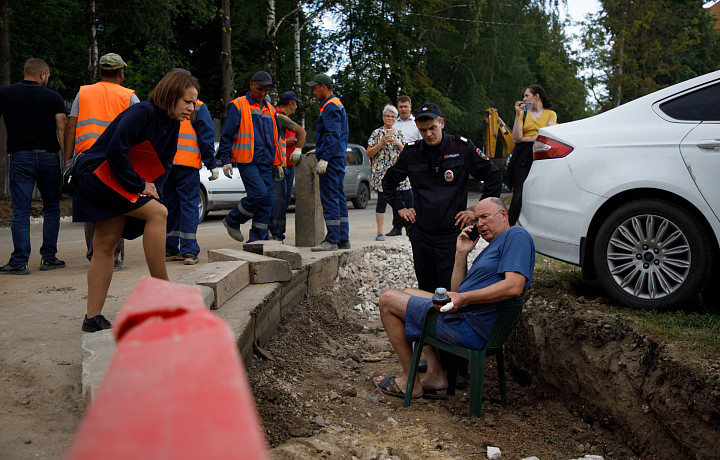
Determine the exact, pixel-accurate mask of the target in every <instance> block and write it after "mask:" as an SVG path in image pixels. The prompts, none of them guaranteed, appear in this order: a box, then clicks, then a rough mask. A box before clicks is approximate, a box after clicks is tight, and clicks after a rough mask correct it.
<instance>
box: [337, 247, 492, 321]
mask: <svg viewBox="0 0 720 460" xmlns="http://www.w3.org/2000/svg"><path fill="white" fill-rule="evenodd" d="M485 246H487V243H486V242H485V241H483V240H482V239H481V240H480V241H479V242H478V244H477V246H475V249H474V250H473V252H471V253H470V256H469V257H468V260H469V261H473V260H475V257H477V254H479V253H480V251H481V250H482V248H484V247H485ZM352 283H357V284H359V286H360V287H359V288H358V290H357V296H358V301H359V303H358V304H356V305H354V306H353V308H354V309H355V310H358V311H361V312H364V313H367V314H369V315H373V316H378V315H380V312H379V310H378V299H379V298H380V294H382V293H383V292H384V291H386V290H388V289H400V290H402V289H407V288H417V279H416V278H415V269H414V267H413V257H412V249H411V247H410V241H409V240H408V239H407V238H404V237H397V238H390V239H389V240H388V241H386V242H384V243H381V244H377V245H375V246H373V247H371V248H369V249H368V252H366V253H365V254H364V255H363V256H362V258H360V259H358V260H357V261H353V262H351V263H349V264H346V265H345V266H343V267H340V268H339V269H338V276H337V278H336V279H335V286H347V285H351V284H352Z"/></svg>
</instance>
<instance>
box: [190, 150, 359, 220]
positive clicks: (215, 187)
mask: <svg viewBox="0 0 720 460" xmlns="http://www.w3.org/2000/svg"><path fill="white" fill-rule="evenodd" d="M215 144H216V145H215V147H216V149H217V143H215ZM314 148H315V145H314V144H306V145H305V146H304V147H303V153H306V152H308V151H310V150H312V149H314ZM218 168H219V169H220V170H221V171H220V176H219V177H218V178H217V179H216V180H214V181H210V171H208V169H207V168H205V166H204V165H203V167H202V169H201V170H200V202H199V203H198V213H199V215H200V222H202V221H203V219H204V218H205V216H207V214H208V212H210V211H213V210H216V209H233V208H234V207H235V206H237V204H238V202H239V201H240V200H241V199H242V198H243V197H244V196H245V195H246V193H247V192H246V191H245V185H244V184H243V181H242V179H241V178H240V172H239V171H238V169H237V167H233V175H232V179H229V178H227V177H226V176H225V174H223V173H222V165H221V164H220V161H218ZM371 175H372V168H371V167H370V160H369V159H368V157H367V155H366V154H365V149H364V148H363V147H362V146H361V145H357V144H348V146H347V167H346V168H345V182H344V184H345V196H346V198H347V199H348V200H352V203H353V206H354V207H355V208H356V209H365V208H366V207H367V204H368V201H370V176H371ZM294 198H295V190H294V189H293V200H292V201H291V202H294Z"/></svg>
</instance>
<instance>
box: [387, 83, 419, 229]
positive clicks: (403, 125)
mask: <svg viewBox="0 0 720 460" xmlns="http://www.w3.org/2000/svg"><path fill="white" fill-rule="evenodd" d="M397 109H398V118H397V120H395V124H394V125H393V128H395V129H397V130H399V131H402V133H403V136H404V137H405V143H406V144H409V143H411V142H415V141H419V140H420V139H422V138H421V136H420V131H418V128H417V125H416V124H415V117H414V116H413V115H412V101H411V100H410V96H404V95H403V96H400V97H399V98H398V100H397ZM402 228H403V220H402V218H401V217H400V215H398V213H397V211H395V210H394V209H393V228H392V230H390V231H389V232H388V233H386V234H385V235H386V236H400V235H402ZM406 233H407V230H406Z"/></svg>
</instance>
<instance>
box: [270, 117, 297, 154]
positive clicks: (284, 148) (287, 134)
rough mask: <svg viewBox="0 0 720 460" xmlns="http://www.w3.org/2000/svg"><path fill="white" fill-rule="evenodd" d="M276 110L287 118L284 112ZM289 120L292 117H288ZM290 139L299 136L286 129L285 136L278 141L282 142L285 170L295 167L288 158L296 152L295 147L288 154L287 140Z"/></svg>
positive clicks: (281, 148)
mask: <svg viewBox="0 0 720 460" xmlns="http://www.w3.org/2000/svg"><path fill="white" fill-rule="evenodd" d="M275 110H276V111H277V113H280V114H282V115H285V116H287V114H286V113H284V112H283V111H282V110H280V109H275ZM288 118H290V117H289V116H288ZM288 137H297V136H296V135H295V133H294V132H292V131H290V130H289V129H286V130H285V136H280V138H279V139H278V141H280V151H281V154H282V157H283V160H284V161H283V168H284V167H285V166H287V165H293V166H294V165H295V163H291V162H290V160H289V158H288V154H292V153H293V152H294V151H295V147H294V146H293V147H291V148H290V151H289V152H288V150H287V138H288Z"/></svg>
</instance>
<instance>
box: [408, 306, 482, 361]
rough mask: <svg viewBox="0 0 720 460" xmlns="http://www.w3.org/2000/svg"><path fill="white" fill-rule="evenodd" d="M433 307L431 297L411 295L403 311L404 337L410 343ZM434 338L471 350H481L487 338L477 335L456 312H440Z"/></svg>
mask: <svg viewBox="0 0 720 460" xmlns="http://www.w3.org/2000/svg"><path fill="white" fill-rule="evenodd" d="M431 308H434V307H433V303H432V299H426V298H423V297H417V296H412V297H410V299H409V300H408V303H407V309H406V311H405V338H406V339H407V341H408V342H410V343H412V342H414V341H416V340H418V339H419V338H420V333H421V332H422V327H423V322H424V321H425V315H426V314H427V312H428V310H430V309H431ZM435 338H436V339H438V340H442V341H443V342H446V343H449V344H450V345H458V346H461V347H464V348H469V349H471V350H482V349H483V348H485V344H487V339H485V338H483V337H481V336H480V335H478V333H477V332H475V330H473V328H472V327H470V324H468V322H467V321H465V319H464V318H463V316H462V315H461V314H458V313H441V314H440V316H439V317H438V320H437V323H436V325H435Z"/></svg>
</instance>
